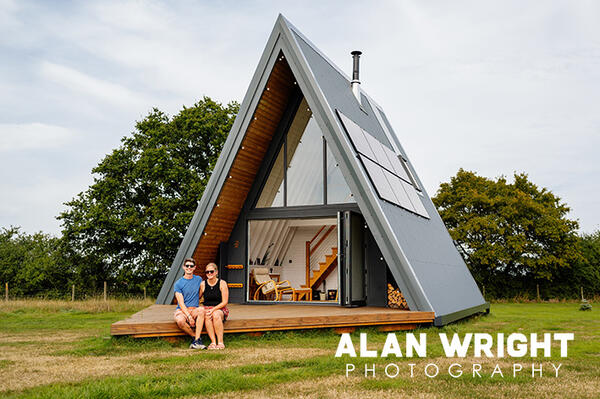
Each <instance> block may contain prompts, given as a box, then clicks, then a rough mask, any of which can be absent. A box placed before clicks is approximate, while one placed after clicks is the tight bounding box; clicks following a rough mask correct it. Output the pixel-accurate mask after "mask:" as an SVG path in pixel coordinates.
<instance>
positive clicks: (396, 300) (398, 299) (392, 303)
mask: <svg viewBox="0 0 600 399" xmlns="http://www.w3.org/2000/svg"><path fill="white" fill-rule="evenodd" d="M388 307H390V308H392V309H405V310H409V309H408V305H407V304H406V299H404V295H402V292H400V290H399V289H398V288H394V287H393V286H392V285H391V284H388Z"/></svg>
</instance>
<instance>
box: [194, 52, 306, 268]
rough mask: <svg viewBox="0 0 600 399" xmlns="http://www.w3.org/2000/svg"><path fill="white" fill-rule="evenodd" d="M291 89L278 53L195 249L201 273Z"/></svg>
mask: <svg viewBox="0 0 600 399" xmlns="http://www.w3.org/2000/svg"><path fill="white" fill-rule="evenodd" d="M293 90H294V76H293V74H292V71H291V69H290V67H289V65H288V63H287V61H286V60H285V58H282V57H281V54H280V55H279V57H278V60H277V61H276V62H275V65H274V67H273V70H272V71H271V75H270V76H269V79H268V80H267V84H266V87H265V89H264V90H263V93H262V95H261V98H260V100H259V102H258V106H257V108H256V110H255V112H254V116H253V119H252V121H251V122H250V124H249V126H248V129H247V130H246V134H245V136H244V139H243V141H242V145H241V147H240V148H239V149H238V152H237V154H236V157H235V160H234V161H233V164H232V166H231V169H230V170H229V174H228V178H227V179H226V181H225V184H224V185H223V187H222V189H221V192H220V194H219V197H218V199H217V205H218V206H215V207H214V208H213V210H212V212H211V214H210V217H209V219H208V222H207V224H206V227H205V229H204V232H203V234H202V237H201V238H200V241H199V242H198V244H197V246H196V249H195V251H194V255H193V257H194V259H195V260H196V264H197V265H198V267H197V269H196V273H197V274H200V275H202V276H204V267H205V266H206V264H207V263H210V262H215V261H216V258H217V253H218V250H219V243H221V242H223V241H227V240H229V236H230V234H231V231H232V230H233V227H234V225H235V223H236V221H237V219H238V217H239V214H240V211H241V209H242V207H243V206H244V202H245V201H246V197H247V195H248V192H249V191H250V188H251V187H252V184H253V183H254V180H255V178H256V174H257V173H258V170H259V168H260V166H261V164H262V162H263V158H264V156H265V153H266V151H267V149H268V147H269V144H270V143H271V139H272V138H273V134H274V133H275V130H276V129H277V126H278V125H279V122H280V121H281V118H282V116H283V113H284V112H285V110H286V107H287V104H288V101H289V99H290V95H291V93H292V91H293ZM242 148H243V149H242Z"/></svg>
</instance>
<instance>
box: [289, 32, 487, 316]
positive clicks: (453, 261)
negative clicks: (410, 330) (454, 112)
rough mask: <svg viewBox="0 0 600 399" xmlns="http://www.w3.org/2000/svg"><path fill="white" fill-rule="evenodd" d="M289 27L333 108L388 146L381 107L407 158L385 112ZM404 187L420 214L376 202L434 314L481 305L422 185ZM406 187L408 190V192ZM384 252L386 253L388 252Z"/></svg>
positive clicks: (398, 272)
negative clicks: (357, 92)
mask: <svg viewBox="0 0 600 399" xmlns="http://www.w3.org/2000/svg"><path fill="white" fill-rule="evenodd" d="M291 31H292V33H293V34H294V36H295V38H296V41H297V43H298V46H299V48H300V50H301V51H302V53H303V55H304V57H305V59H306V61H307V63H308V64H309V67H310V68H311V71H312V73H313V75H314V77H315V79H316V82H317V84H318V86H319V87H320V89H321V91H322V93H323V96H324V97H325V99H326V100H327V102H328V103H329V107H330V109H331V110H332V112H334V111H335V110H336V109H337V110H339V111H341V112H342V113H343V114H344V115H346V116H347V117H348V118H350V119H351V120H352V121H354V122H356V123H357V124H358V125H359V126H360V127H361V128H362V129H363V130H365V131H366V132H368V133H370V134H371V135H372V136H374V137H375V138H376V139H377V140H378V141H380V142H381V143H382V144H384V145H385V146H387V147H389V148H392V145H391V144H390V142H389V140H388V139H387V135H386V133H385V131H384V130H383V128H382V126H381V125H380V123H379V120H378V118H377V116H376V115H375V114H374V112H379V113H380V116H381V119H383V121H384V123H385V125H386V128H387V129H388V131H389V132H390V133H391V135H392V136H394V137H393V138H392V139H393V140H394V143H395V144H396V147H397V148H398V149H399V150H400V152H401V155H402V156H404V158H406V159H408V157H407V156H406V153H405V151H404V149H403V148H402V145H401V144H400V142H399V140H398V138H397V135H395V133H394V130H393V129H392V128H391V125H390V124H389V121H388V118H387V116H386V115H385V113H384V112H383V111H382V110H381V109H380V108H377V110H374V109H373V108H372V107H371V105H370V102H369V101H368V100H367V98H366V97H365V96H364V95H363V96H362V97H363V101H362V102H361V103H362V106H361V105H359V103H358V101H357V100H356V98H355V97H354V95H353V94H352V91H351V90H350V83H349V80H348V78H347V77H345V76H344V74H343V73H342V72H340V71H339V69H338V68H337V67H336V66H335V65H333V64H332V63H331V62H330V61H329V60H327V59H326V58H325V57H324V56H322V55H321V53H320V52H319V51H317V50H315V49H314V48H313V47H312V45H311V44H310V43H309V42H307V41H306V40H304V38H303V37H302V35H301V34H298V33H297V32H296V31H295V28H294V29H291ZM367 80H368V79H367ZM361 90H362V89H361ZM349 158H350V157H349ZM354 159H356V158H354ZM393 166H394V170H395V169H396V168H397V166H398V163H395V162H394V163H393ZM407 167H408V168H409V170H410V171H411V173H412V174H413V176H414V177H415V180H416V183H417V184H418V185H419V186H420V188H421V189H422V187H423V186H422V184H421V182H420V181H419V180H418V179H419V178H418V176H417V174H416V173H415V170H414V168H413V167H412V165H411V164H410V162H408V163H407ZM400 173H401V172H400ZM401 176H402V177H403V178H407V177H408V176H406V174H405V173H402V174H401ZM405 184H406V183H405ZM403 187H404V188H405V192H406V193H407V195H409V198H411V197H412V199H411V203H412V204H414V208H415V211H416V212H417V213H419V214H421V215H423V216H424V217H420V216H418V215H415V214H413V213H411V212H407V211H406V210H405V209H402V208H400V207H398V206H395V205H393V204H391V203H388V202H386V201H384V200H382V199H381V198H375V199H374V200H376V201H378V203H379V207H380V208H381V209H382V211H383V215H384V217H385V219H386V221H387V223H388V225H389V226H390V227H391V229H392V231H393V234H394V235H395V238H396V240H397V242H398V245H399V248H400V251H402V252H403V254H404V256H406V258H407V260H408V262H409V263H410V265H409V268H410V269H411V271H412V273H414V275H416V277H417V281H418V283H417V284H420V288H421V289H422V290H423V292H424V293H425V295H426V298H427V301H428V302H429V304H430V305H431V307H432V308H433V310H434V311H435V314H436V317H441V316H444V315H448V314H454V313H456V312H459V311H463V310H465V309H477V308H478V306H479V305H483V304H485V303H486V302H485V300H484V299H483V296H482V295H481V292H480V291H479V289H478V287H477V284H476V283H475V280H474V279H473V277H472V276H471V274H470V272H469V270H468V268H467V266H466V264H465V263H464V261H463V259H462V258H461V256H460V254H459V253H458V251H457V250H456V248H455V247H454V244H453V242H452V239H451V237H450V235H449V233H448V231H447V230H446V227H445V226H444V224H443V222H442V220H441V218H440V217H439V215H438V213H437V210H436V209H435V206H434V205H433V203H432V202H431V200H430V199H429V197H428V195H427V193H426V192H425V190H424V189H422V192H423V194H424V195H423V196H421V195H419V194H417V193H416V192H415V189H414V188H413V187H412V186H410V185H408V187H406V186H403ZM409 189H410V190H411V191H410V192H407V190H409ZM370 200H373V199H370ZM363 213H364V212H363ZM372 216H374V215H372ZM427 217H428V218H429V219H427ZM375 238H376V240H377V241H378V245H380V246H382V245H383V246H384V247H385V245H386V243H385V242H384V241H386V240H382V239H381V237H378V236H377V235H376V236H375ZM392 246H393V245H392ZM382 251H383V249H382ZM383 252H387V253H388V254H390V252H388V251H383ZM384 256H385V254H384ZM400 258H401V257H400ZM388 265H389V267H390V270H391V271H392V274H393V275H394V277H395V278H396V279H398V278H399V277H398V276H403V275H406V274H405V272H404V271H402V269H403V268H404V267H405V266H401V265H400V264H396V263H395V262H390V261H388ZM406 271H408V270H406ZM409 274H411V273H409ZM407 288H408V287H407ZM413 288H414V287H413Z"/></svg>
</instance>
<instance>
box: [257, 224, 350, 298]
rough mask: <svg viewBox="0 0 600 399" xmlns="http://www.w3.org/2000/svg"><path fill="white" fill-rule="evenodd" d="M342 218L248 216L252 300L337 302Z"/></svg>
mask: <svg viewBox="0 0 600 399" xmlns="http://www.w3.org/2000/svg"><path fill="white" fill-rule="evenodd" d="M337 240H338V233H337V219H336V218H319V219H270V220H251V221H249V222H248V270H249V273H248V287H249V290H248V298H247V299H248V301H270V302H273V301H274V302H290V301H292V302H311V303H338V302H339V295H338V291H339V290H338V285H339V273H338V270H339V269H338V260H337V250H338V248H337V246H338V243H337Z"/></svg>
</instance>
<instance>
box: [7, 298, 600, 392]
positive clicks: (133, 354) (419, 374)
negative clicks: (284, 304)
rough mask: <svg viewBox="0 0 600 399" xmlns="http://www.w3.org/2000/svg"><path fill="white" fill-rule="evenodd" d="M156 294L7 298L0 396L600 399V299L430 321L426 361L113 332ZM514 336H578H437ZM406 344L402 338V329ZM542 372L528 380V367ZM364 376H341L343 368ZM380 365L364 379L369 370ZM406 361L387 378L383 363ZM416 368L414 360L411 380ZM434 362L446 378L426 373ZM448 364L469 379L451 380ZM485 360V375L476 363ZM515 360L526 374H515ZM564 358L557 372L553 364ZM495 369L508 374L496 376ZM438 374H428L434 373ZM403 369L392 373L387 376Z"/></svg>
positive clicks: (501, 306) (297, 335) (286, 337)
mask: <svg viewBox="0 0 600 399" xmlns="http://www.w3.org/2000/svg"><path fill="white" fill-rule="evenodd" d="M150 304H151V302H150V301H146V302H144V301H133V300H132V301H109V302H107V303H105V302H103V301H85V302H75V303H71V302H62V301H10V302H2V303H1V304H0V397H8V398H40V397H41V398H71V397H72V398H145V397H155V398H166V397H185V398H195V397H211V398H229V397H236V398H253V397H273V398H288V397H289V398H298V397H307V398H346V397H356V398H358V397H360V398H361V399H362V398H403V397H406V398H409V397H410V398H439V397H443V398H464V397H468V398H471V397H472V398H483V397H486V398H516V397H523V398H525V397H527V398H529V397H539V398H564V397H569V398H598V397H600V316H599V315H600V313H599V312H600V303H598V302H595V303H593V305H594V309H593V310H592V311H591V312H581V311H578V308H579V305H578V304H577V303H575V302H571V303H495V304H492V312H491V314H490V315H487V316H481V317H476V318H472V319H470V320H467V321H463V322H460V323H455V324H452V325H449V326H446V327H444V328H441V329H439V328H434V327H430V328H423V329H419V330H416V331H413V333H420V332H425V333H427V339H428V347H427V350H428V356H427V358H388V359H385V358H374V359H365V358H363V359H359V358H356V359H349V358H347V357H345V358H335V357H334V356H333V355H334V353H335V350H336V348H337V345H338V342H339V335H337V334H336V333H334V332H332V331H329V330H318V331H317V330H314V331H304V332H277V333H268V334H265V335H263V336H261V337H250V336H248V335H233V336H227V337H226V344H227V345H228V347H227V349H226V350H224V351H201V352H198V351H190V350H189V349H187V346H188V345H189V341H188V340H183V339H182V340H180V341H178V342H176V343H168V342H166V341H164V340H161V339H144V340H134V339H129V338H111V337H110V335H109V329H110V324H111V323H112V322H114V321H117V320H120V319H123V318H125V317H126V316H128V315H130V314H131V313H133V312H135V311H137V310H140V309H142V308H144V307H146V306H148V305H150ZM359 332H367V333H368V337H369V347H370V349H371V348H373V349H375V348H378V349H381V348H382V346H383V343H384V341H385V338H386V334H387V333H381V332H378V331H377V330H376V329H362V330H360V331H357V332H356V333H354V334H353V340H354V342H355V345H356V346H357V348H358V341H359V340H358V333H359ZM440 332H446V333H450V334H451V333H454V332H456V333H459V334H461V336H462V335H463V334H465V333H468V332H472V333H475V332H479V333H486V332H487V333H491V334H493V335H494V336H495V334H496V333H498V332H503V333H505V334H506V335H508V334H509V333H512V332H521V333H524V334H527V335H528V334H529V333H531V332H536V333H538V334H540V333H544V332H551V333H555V332H573V333H574V334H575V340H574V341H573V342H571V343H570V344H569V356H568V357H567V358H560V356H559V353H558V351H554V349H555V347H556V345H553V353H552V357H551V358H543V357H538V358H536V359H532V358H529V357H523V358H519V359H511V358H501V359H493V358H492V359H486V358H480V359H477V358H474V357H473V356H472V352H470V353H469V356H468V357H466V358H462V359H452V358H451V359H447V358H446V357H445V356H443V351H442V346H441V344H440V341H439V338H438V333H440ZM397 335H398V340H399V341H400V343H403V342H404V337H403V336H404V333H403V332H398V333H397ZM532 362H535V363H536V366H539V363H540V362H541V363H542V364H543V367H544V369H543V370H544V371H543V376H542V377H539V376H536V377H535V378H532V377H531V363H532ZM347 363H353V364H354V365H355V367H356V371H355V372H353V373H351V374H350V376H349V377H346V376H345V370H346V364H347ZM373 363H375V364H376V376H375V377H374V378H373V377H370V376H369V377H365V376H364V365H365V364H367V365H368V367H372V364H373ZM389 363H395V364H397V365H398V367H399V370H400V373H399V375H398V376H397V377H396V378H388V377H387V376H386V375H385V373H384V367H385V366H386V365H387V364H389ZM409 363H414V364H415V366H414V370H415V372H414V377H412V378H411V376H410V368H409ZM428 363H435V364H436V365H437V366H438V367H439V368H440V373H439V375H438V376H437V377H435V378H428V377H427V376H426V375H425V374H424V373H423V369H424V367H425V366H426V365H427V364H428ZM451 363H460V364H461V365H462V366H463V372H464V374H463V375H462V376H461V377H459V378H456V379H455V378H452V377H451V376H450V375H449V374H448V371H447V367H448V366H449V365H450V364H451ZM473 363H480V364H481V365H482V370H481V378H478V377H475V378H473V377H472V373H471V371H472V364H473ZM513 363H520V364H522V365H523V367H524V369H523V372H521V373H519V374H518V375H517V376H516V377H515V378H513V376H512V365H513ZM551 363H554V364H556V365H558V364H559V363H561V364H562V366H561V368H560V371H559V376H558V377H555V373H554V369H553V368H552V366H551V365H550V364H551ZM496 364H498V365H499V367H500V368H501V370H502V371H503V373H504V378H501V377H499V375H498V374H496V375H495V376H494V377H491V374H492V371H493V369H494V366H495V365H496ZM430 370H431V369H430ZM392 372H395V371H394V370H393V369H392V370H390V373H392Z"/></svg>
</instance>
